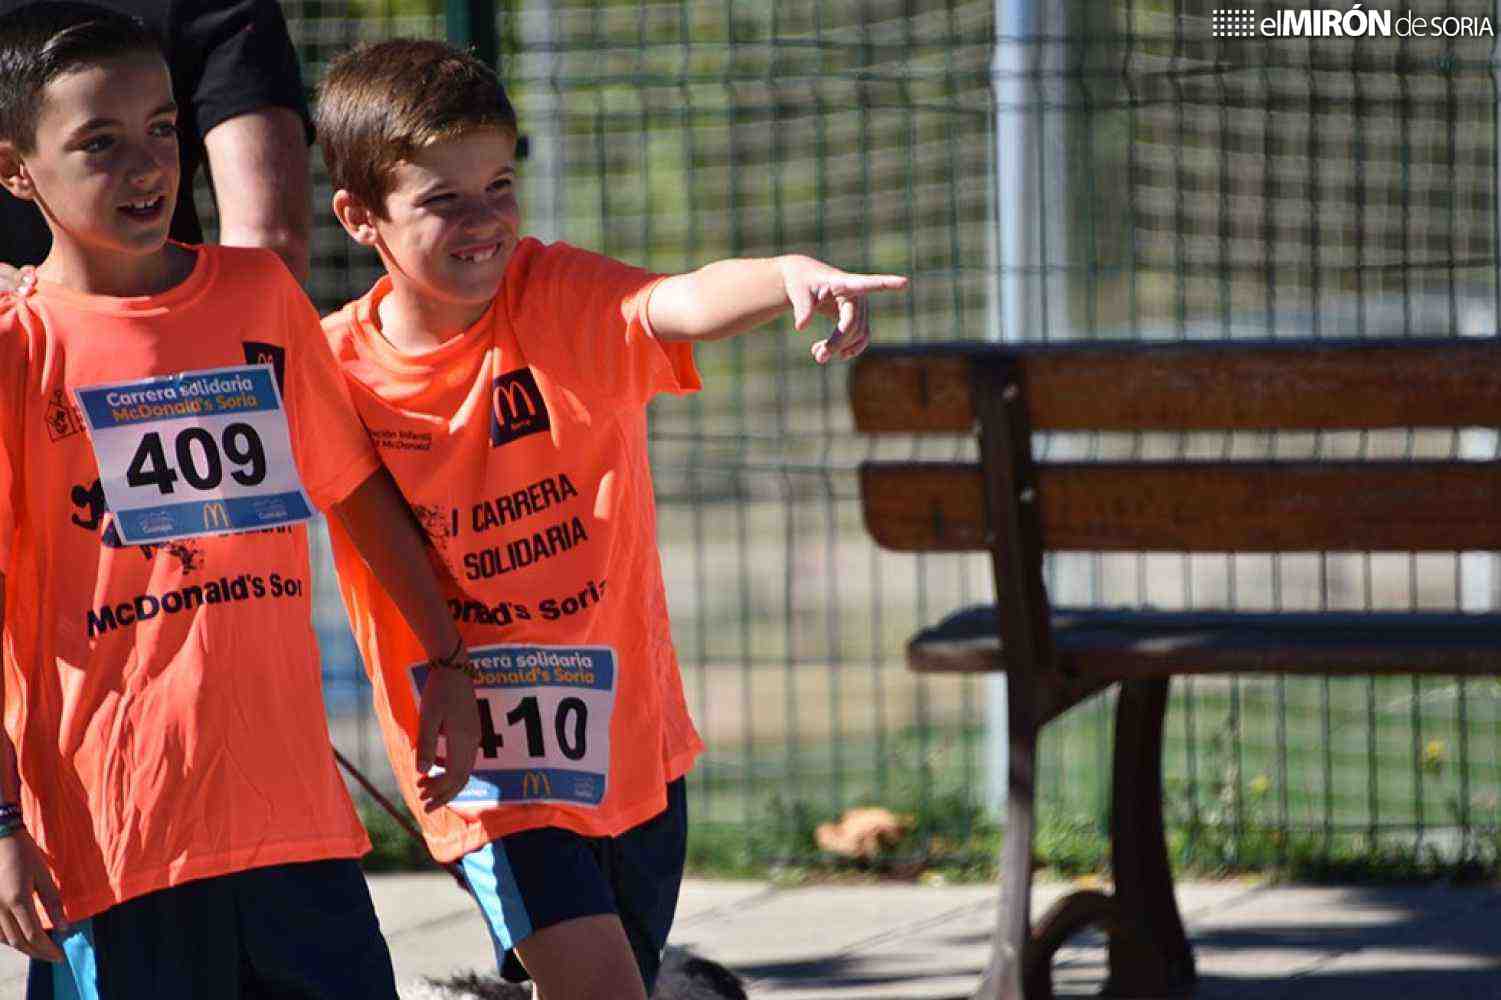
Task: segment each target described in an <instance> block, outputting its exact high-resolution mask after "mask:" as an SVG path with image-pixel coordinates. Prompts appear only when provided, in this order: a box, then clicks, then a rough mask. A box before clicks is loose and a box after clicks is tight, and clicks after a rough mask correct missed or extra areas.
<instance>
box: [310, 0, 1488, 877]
mask: <svg viewBox="0 0 1501 1000" xmlns="http://www.w3.org/2000/svg"><path fill="white" fill-rule="evenodd" d="M283 6H284V8H285V10H286V12H287V15H288V18H289V23H290V25H291V28H292V31H293V34H294V37H295V39H296V40H297V41H298V43H299V46H300V47H301V51H302V54H303V58H304V68H305V72H306V74H307V79H308V81H309V82H310V83H313V82H315V81H316V80H317V79H318V77H319V75H320V73H321V69H322V66H323V65H324V64H325V62H326V60H327V59H328V58H329V57H330V56H331V55H332V54H334V53H336V52H338V51H340V50H342V49H343V48H344V47H346V46H348V45H349V44H351V43H353V42H354V41H357V40H363V39H369V38H378V37H388V36H391V35H396V34H417V35H425V36H442V35H443V34H444V31H445V24H444V20H443V18H442V16H441V11H440V10H437V9H433V8H428V7H424V6H421V5H412V4H409V3H407V2H405V0H403V2H385V3H381V2H377V0H368V2H364V3H341V2H322V0H288V2H285V3H284V4H283ZM1262 6H1263V7H1265V8H1266V11H1265V13H1267V14H1271V13H1275V11H1277V10H1280V9H1283V8H1284V7H1285V5H1272V4H1265V5H1262ZM1411 6H1412V7H1413V9H1415V10H1421V9H1423V8H1431V10H1429V11H1428V13H1432V14H1439V13H1458V14H1466V15H1475V16H1477V17H1479V16H1481V15H1484V14H1487V13H1489V14H1490V15H1491V16H1492V19H1493V20H1494V15H1495V10H1494V9H1493V8H1492V7H1491V6H1490V5H1489V4H1488V3H1482V2H1479V0H1475V2H1470V3H1465V2H1459V0H1455V2H1452V3H1448V2H1428V3H1425V2H1422V0H1414V2H1413V3H1412V4H1411ZM1366 7H1367V8H1368V9H1373V10H1384V9H1388V8H1391V9H1393V10H1395V9H1396V8H1395V6H1394V5H1392V4H1382V3H1372V4H1367V5H1366ZM1288 9H1291V8H1288ZM998 11H999V14H998ZM1260 12H1261V10H1260V8H1258V13H1260ZM1213 14H1214V8H1213V6H1212V4H1211V3H1210V2H1209V0H1111V2H1102V0H1069V2H1067V3H1044V2H1042V0H1037V2H1035V3H1028V2H1023V0H1004V2H1001V3H999V4H998V3H997V2H996V0H679V2H667V0H662V2H655V3H650V2H646V0H620V2H605V0H597V2H583V0H550V2H542V0H510V2H502V3H499V4H498V5H497V10H496V20H495V25H496V33H497V39H498V42H499V47H500V68H501V72H502V76H503V78H504V79H505V80H506V81H507V84H508V87H509V88H510V90H511V92H512V98H513V101H514V103H515V105H516V108H517V111H518V114H519V116H520V119H521V122H522V130H523V132H524V133H525V134H526V135H527V137H528V146H529V154H528V159H527V161H526V162H525V163H524V164H523V166H522V175H521V191H522V199H523V211H524V215H525V219H526V227H527V229H528V231H530V232H533V233H536V234H538V235H541V236H543V237H544V238H549V239H551V238H561V239H567V240H569V241H570V242H574V243H577V244H580V245H583V246H587V247H590V248H592V249H597V250H600V251H603V252H605V253H608V254H611V255H613V256H616V257H619V258H621V259H624V260H627V261H630V262H632V263H637V264H641V265H644V266H647V267H651V268H655V269H660V270H664V271H674V270H682V269H686V268H689V267H692V266H695V265H697V264H701V263H704V262H707V261H710V260H713V259H717V258H721V257H726V256H758V255H770V254H774V253H778V252H782V251H790V250H799V251H804V252H808V253H812V254H814V255H817V256H819V257H821V258H823V259H826V260H830V261H832V262H834V263H837V264H839V265H841V266H844V267H848V268H852V269H865V270H882V271H897V272H902V273H906V274H910V275H911V276H912V277H913V285H912V290H911V293H910V294H909V295H908V296H907V297H906V298H905V299H898V300H892V301H891V302H887V303H882V304H881V307H880V308H879V309H878V311H877V314H876V325H877V330H878V334H877V335H878V337H879V338H880V339H882V340H888V341H903V340H909V339H910V340H940V339H956V338H969V339H981V338H987V337H990V338H999V339H1016V340H1057V339H1076V338H1104V337H1123V338H1138V339H1180V338H1236V337H1278V338H1284V337H1286V338H1296V337H1347V336H1386V335H1398V336H1401V335H1411V336H1416V335H1487V336H1488V335H1492V334H1493V333H1494V331H1495V326H1496V317H1497V295H1498V294H1501V293H1498V290H1497V283H1496V279H1495V258H1496V245H1497V231H1498V222H1497V213H1498V207H1497V203H1496V196H1495V190H1496V177H1497V162H1498V160H1497V158H1498V154H1501V150H1498V146H1497V116H1498V113H1501V112H1498V105H1497V100H1496V90H1495V81H1494V75H1493V74H1494V65H1495V63H1494V51H1493V43H1494V39H1493V38H1492V37H1441V38H1423V39H1418V38H1395V37H1393V38H1362V39H1349V38H1333V37H1317V38H1275V39H1272V38H1252V39H1243V38H1218V37H1216V36H1215V35H1214V33H1213V27H1212V17H1213ZM330 193H331V192H329V190H328V188H327V182H326V179H325V178H323V177H322V176H321V174H320V175H319V177H318V179H317V188H316V195H315V197H316V202H315V210H316V214H317V215H318V216H319V222H318V226H317V231H316V234H315V239H314V251H313V254H314V276H313V280H312V283H311V291H312V292H313V294H314V297H315V298H316V299H317V301H318V303H319V305H320V307H322V308H324V309H325V310H327V309H331V308H334V307H337V306H338V305H340V304H342V303H343V302H344V301H346V300H347V299H349V298H352V297H355V296H357V295H359V294H361V293H362V292H363V291H364V290H365V289H366V288H367V287H368V286H369V284H370V283H371V282H372V281H373V280H374V278H375V276H376V273H377V262H376V260H375V258H374V257H373V256H372V255H368V254H367V252H366V251H364V250H361V249H359V248H356V247H354V246H353V245H352V244H351V243H350V242H349V241H348V240H347V238H346V237H345V236H344V235H343V233H342V232H341V231H340V230H339V229H338V227H337V226H336V225H335V224H334V221H333V219H332V217H331V215H328V214H327V212H326V210H325V209H324V208H323V206H326V205H327V202H328V198H329V195H330ZM1019 234H1020V236H1021V237H1022V238H1018V235H1019ZM698 358H699V364H700V367H701V368H702V370H703V374H704V382H705V388H704V391H703V392H702V393H701V394H699V395H698V396H696V397H693V398H691V399H688V400H675V399H674V400H664V401H662V402H659V403H657V404H654V409H653V413H652V455H653V461H654V473H655V477H656V482H657V487H658V500H659V509H660V511H661V515H660V524H659V530H660V534H661V550H662V555H663V562H664V566H665V570H666V576H667V583H668V590H669V601H670V605H671V608H672V617H673V624H674V635H675V638H676V641H677V645H678V648H679V652H680V655H681V658H682V661H683V666H684V675H685V679H686V682H687V684H688V686H689V696H690V704H691V705H692V707H693V708H694V710H695V715H696V719H697V721H698V724H699V727H700V730H701V732H702V733H703V735H704V737H705V740H706V742H707V743H708V751H707V753H706V754H705V756H704V757H703V759H702V760H701V762H700V764H699V766H698V768H697V769H696V771H695V772H694V774H693V776H692V779H691V786H690V789H691V791H690V794H691V802H692V808H693V810H694V822H695V824H696V826H697V827H698V828H699V829H700V830H710V831H714V830H718V831H721V832H722V833H723V835H724V836H725V837H728V838H730V839H731V840H733V841H734V842H735V843H737V844H739V845H740V847H741V849H742V850H743V851H744V852H745V853H747V854H750V855H756V856H758V859H760V860H766V859H767V858H768V856H780V855H785V854H787V853H796V852H799V851H805V852H811V851H812V850H813V845H812V842H811V840H810V839H809V838H808V837H807V836H806V833H807V828H808V826H809V824H810V822H811V821H813V820H815V819H820V818H823V817H825V816H832V815H834V814H836V813H837V812H839V811H840V810H841V809H843V808H845V807H848V806H853V805H859V804H867V803H881V804H886V805H890V806H893V807H896V808H897V809H898V810H904V811H910V812H914V813H918V814H920V815H923V816H927V817H935V816H938V817H942V816H949V817H950V818H953V817H958V819H957V820H956V821H955V822H956V824H957V825H953V824H951V826H949V827H943V826H942V823H940V822H936V821H935V822H934V823H932V824H929V825H928V826H927V827H926V829H927V830H928V831H929V834H930V835H929V836H928V837H927V840H926V842H925V843H924V844H923V845H922V848H921V849H922V850H925V851H926V850H942V849H943V848H944V844H943V843H942V842H941V839H940V837H939V834H936V833H934V832H933V831H935V830H939V829H940V827H942V829H943V830H944V831H946V832H945V833H943V836H944V837H949V836H950V835H952V839H953V840H954V841H955V842H962V841H964V840H965V839H966V837H967V836H968V835H969V833H971V832H973V830H974V828H975V824H976V823H978V822H980V819H979V818H980V817H981V816H982V815H983V813H984V807H985V806H986V804H987V801H988V793H987V788H989V787H991V779H992V776H991V775H990V774H989V773H988V772H989V768H988V766H987V761H988V759H989V757H988V753H987V749H986V743H985V737H986V732H987V722H988V719H987V714H988V713H987V704H988V703H989V702H990V701H991V698H992V685H991V683H990V682H987V681H984V680H975V679H947V678H938V679H934V678H920V677H916V676H914V675H911V674H908V673H907V672H906V671H905V669H904V666H903V645H904V641H905V638H906V636H907V635H909V634H910V633H911V632H912V631H913V630H914V629H915V628H916V627H918V626H919V625H922V624H928V623H931V622H932V621H934V620H936V619H937V618H938V617H940V616H941V615H943V614H945V613H947V612H948V611H950V610H952V609H953V608H955V607H958V606H960V605H961V604H963V603H966V602H978V601H983V600H988V599H989V596H990V589H989V588H990V580H989V568H988V565H986V564H985V563H984V561H983V560H982V559H979V558H969V557H944V558H942V559H928V558H922V557H911V556H899V555H893V554H888V553H883V552H880V551H878V550H876V549H875V548H874V546H873V545H872V543H871V542H870V541H869V539H868V538H867V537H866V535H865V533H864V531H863V528H862V526H861V523H860V514H859V507H858V498H857V493H856V486H855V480H854V471H853V470H854V468H855V465H856V464H857V463H858V462H859V461H860V460H861V459H863V458H865V457H867V456H871V455H880V456H895V455H912V454H921V455H923V456H924V457H959V456H964V455H967V454H969V452H968V450H967V449H969V448H970V447H971V445H970V444H969V443H968V442H966V441H958V440H953V441H938V442H936V443H935V442H933V441H924V442H921V443H919V442H916V441H913V440H882V441H870V440H862V439H859V438H857V437H856V436H855V435H853V434H852V433H851V424H850V419H849V416H848V413H847V409H848V407H847V402H846V395H845V385H844V378H845V373H844V371H843V370H841V369H838V368H828V369H825V368H819V367H817V366H814V365H812V364H811V363H809V361H808V358H807V343H806V340H805V339H804V338H803V337H802V336H801V335H798V334H795V333H794V332H793V331H792V330H791V327H790V323H783V324H782V325H780V326H777V327H774V328H773V329H772V330H771V331H770V332H766V333H762V334H756V335H752V336H749V337H744V338H739V339H736V340H735V341H732V342H729V343H724V344H716V345H709V346H706V347H704V348H702V349H700V351H699V354H698ZM1143 390H1144V391H1149V390H1150V387H1143ZM1039 448H1040V450H1041V451H1042V453H1043V454H1044V455H1064V454H1066V455H1068V456H1070V457H1086V458H1087V457H1098V458H1101V459H1107V458H1111V457H1115V456H1121V455H1136V456H1143V457H1144V456H1149V455H1151V454H1153V453H1154V452H1160V453H1166V454H1172V455H1188V456H1193V455H1195V454H1203V455H1206V456H1220V455H1233V456H1236V457H1245V458H1254V457H1263V456H1274V457H1276V456H1280V457H1290V456H1293V455H1315V456H1329V457H1338V456H1341V455H1351V454H1355V455H1372V456H1374V455H1381V456H1396V457H1400V456H1408V457H1423V456H1425V455H1432V454H1451V453H1454V452H1455V451H1459V452H1461V453H1463V454H1465V455H1466V456H1468V457H1474V458H1476V459H1477V460H1489V459H1494V458H1495V451H1496V442H1495V437H1494V435H1493V434H1491V433H1489V432H1487V431H1481V430H1473V429H1464V430H1460V429H1431V430H1419V431H1414V432H1412V433H1409V434H1400V435H1363V436H1356V435H1339V434H1319V435H1285V436H1282V437H1279V438H1276V439H1271V438H1267V437H1263V436H1253V435H1236V436H1214V435H1192V436H1186V437H1174V438H1168V437H1163V436H1145V437H1139V438H1135V437H1133V438H1126V437H1122V436H1114V435H1095V436H1088V437H1081V436H1055V437H1052V438H1050V439H1048V440H1044V441H1040V442H1039ZM319 557H320V558H321V559H323V568H322V571H321V578H320V585H319V587H318V599H319V611H318V614H319V630H320V635H321V636H322V637H323V639H324V643H325V649H326V652H327V654H328V655H327V665H326V667H325V685H326V689H327V698H328V702H329V706H330V714H331V718H332V720H333V721H332V725H333V727H334V732H335V738H336V742H338V744H339V745H340V747H341V749H343V750H344V751H345V752H346V753H347V754H348V755H349V756H351V757H352V758H353V759H355V760H357V761H359V762H360V763H362V765H364V766H365V767H366V768H367V769H368V770H370V771H372V772H373V773H376V774H378V775H383V774H384V764H383V755H382V752H381V750H380V747H379V739H378V736H377V734H376V733H375V727H374V723H373V721H372V720H371V719H370V716H369V712H368V707H367V697H366V693H367V692H366V691H365V689H364V687H363V680H362V676H361V671H360V667H359V665H358V661H357V659H356V656H355V653H354V649H353V644H352V643H351V642H350V641H349V640H348V638H347V634H346V632H345V626H344V624H343V612H342V609H340V608H339V606H338V601H337V592H336V590H335V588H334V586H333V584H332V582H331V580H330V578H329V576H328V572H329V570H328V565H327V560H326V551H324V550H320V553H319ZM1047 572H1048V581H1049V586H1050V592H1051V594H1052V597H1053V599H1054V600H1055V601H1056V602H1057V603H1059V604H1094V605H1118V606H1138V607H1141V606H1158V607H1164V608H1218V607H1229V608H1247V609H1250V608H1288V609H1292V608H1311V609H1318V608H1435V609H1438V608H1444V609H1447V608H1458V607H1463V608H1466V609H1470V610H1478V609H1481V608H1489V607H1492V606H1494V604H1495V591H1496V581H1495V573H1494V565H1493V559H1492V557H1491V556H1490V555H1487V554H1471V555H1466V556H1460V555H1459V554H1456V555H1455V556H1453V557H1423V558H1418V557H1413V556H1409V555H1404V554H1401V553H1374V554H1366V553H1353V554H1352V553H1308V554H1295V555H1283V556H1280V557H1279V556H1269V555H1268V556H1263V555H1255V554H1251V555H1234V556H1232V555H1224V554H1221V555H1216V554H1195V555H1185V554H1178V553H1152V554H1144V555H1141V556H1114V555H1111V556H1106V555H1099V554H1090V553H1069V554H1065V555H1060V556H1055V557H1053V558H1052V559H1051V560H1050V562H1049V565H1048V570H1047ZM1110 714H1111V713H1110V701H1109V698H1108V697H1103V698H1100V699H1096V700H1095V701H1094V702H1093V703H1091V704H1090V705H1088V706H1085V707H1083V708H1080V709H1077V710H1075V711H1074V712H1073V713H1070V715H1069V716H1067V717H1066V718H1065V719H1064V720H1063V721H1061V722H1060V723H1057V724H1055V725H1054V726H1052V727H1050V729H1049V731H1048V734H1047V735H1046V737H1045V739H1044V750H1043V752H1044V761H1045V763H1044V768H1043V776H1042V779H1041V783H1040V793H1041V797H1042V800H1043V803H1044V810H1045V812H1047V813H1050V814H1051V815H1052V816H1054V817H1055V818H1057V819H1058V820H1060V821H1063V822H1070V823H1072V822H1077V823H1082V824H1084V825H1085V826H1089V827H1093V828H1095V829H1102V828H1103V827H1104V825H1105V823H1106V814H1107V810H1108V807H1109V802H1108V796H1109V792H1108V783H1107V782H1106V778H1105V776H1106V775H1108V774H1109V767H1108V754H1109V745H1110V732H1109V726H1110ZM1168 732H1169V737H1168V743H1167V748H1166V753H1167V763H1166V773H1167V776H1168V784H1169V790H1170V814H1171V820H1172V822H1173V824H1174V825H1175V829H1176V830H1177V831H1178V833H1177V834H1176V835H1177V836H1180V837H1182V838H1184V840H1185V842H1186V843H1188V844H1189V845H1190V846H1192V847H1195V848H1197V849H1199V850H1201V851H1203V852H1208V853H1210V854H1212V855H1214V856H1217V857H1221V858H1223V859H1224V860H1232V861H1233V860H1236V859H1248V858H1254V857H1265V856H1267V855H1268V854H1269V853H1270V854H1271V855H1278V854H1282V855H1285V853H1286V852H1287V851H1288V850H1290V849H1291V848H1290V845H1292V844H1293V843H1294V842H1296V841H1298V840H1299V839H1300V838H1302V839H1303V840H1306V841H1309V842H1313V843H1315V844H1316V846H1318V848H1319V849H1321V850H1324V851H1329V850H1333V849H1334V848H1335V847H1336V846H1337V845H1340V844H1346V843H1355V842H1357V841H1358V842H1359V843H1362V844H1365V845H1367V846H1376V845H1379V843H1381V842H1383V841H1390V842H1394V843H1401V844H1404V845H1408V846H1410V845H1412V844H1414V843H1417V842H1422V843H1425V844H1428V845H1436V846H1438V847H1441V848H1442V849H1444V850H1445V851H1449V852H1453V851H1456V850H1459V849H1461V848H1463V849H1465V850H1473V849H1474V848H1475V846H1476V845H1477V844H1479V843H1481V842H1482V841H1483V840H1485V838H1489V840H1488V841H1485V842H1487V843H1491V844H1494V842H1495V831H1496V825H1497V795H1498V792H1501V764H1498V753H1501V685H1498V683H1497V682H1495V681H1492V680H1486V681H1480V682H1476V681H1470V682H1462V681H1454V682H1450V681H1441V680H1416V679H1413V680H1408V679H1401V680H1390V679H1380V680H1376V679H1363V678H1362V679H1341V680H1321V679H1275V680H1269V679H1259V678H1222V679H1196V680H1191V681H1189V680H1184V681H1179V682H1176V683H1175V686H1174V696H1173V702H1172V708H1171V715H1170V718H1169V722H1168Z"/></svg>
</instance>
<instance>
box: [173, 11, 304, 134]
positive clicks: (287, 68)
mask: <svg viewBox="0 0 1501 1000" xmlns="http://www.w3.org/2000/svg"><path fill="white" fill-rule="evenodd" d="M174 16H175V17H177V18H178V19H179V30H180V32H181V35H180V38H179V42H178V46H177V48H179V49H180V50H181V51H180V52H175V53H174V56H173V58H174V70H181V69H182V66H181V65H178V64H180V63H182V62H183V61H184V60H191V61H192V62H194V63H196V68H197V73H196V74H195V76H194V78H193V79H192V80H189V81H186V82H187V84H188V86H189V88H190V90H191V98H190V100H191V105H192V106H191V108H186V109H184V111H185V112H186V117H187V118H188V123H189V124H190V126H191V128H192V130H193V132H195V133H196V135H197V137H198V138H199V139H200V140H201V139H202V138H203V136H205V135H207V134H208V133H209V131H210V130H211V129H213V127H214V126H215V125H218V124H220V123H221V122H226V121H228V120H229V119H231V118H235V117H237V116H239V115H243V114H248V113H250V112H252V111H257V110H259V109H261V108H266V107H278V108H289V109H291V110H292V111H295V112H296V113H297V115H298V117H300V118H301V119H302V122H303V128H304V130H305V131H306V134H307V138H308V141H309V142H311V141H312V138H313V125H312V117H311V116H310V115H309V113H308V105H307V91H306V89H305V88H304V87H303V84H302V71H301V68H300V67H299V65H298V62H297V50H296V48H295V47H294V46H293V45H292V38H291V36H290V35H289V34H288V33H287V22H286V18H285V17H284V16H283V15H282V11H281V5H280V4H278V3H277V2H276V0H192V2H187V3H183V4H181V5H180V7H179V8H178V11H177V13H176V14H175V15H174Z"/></svg>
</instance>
